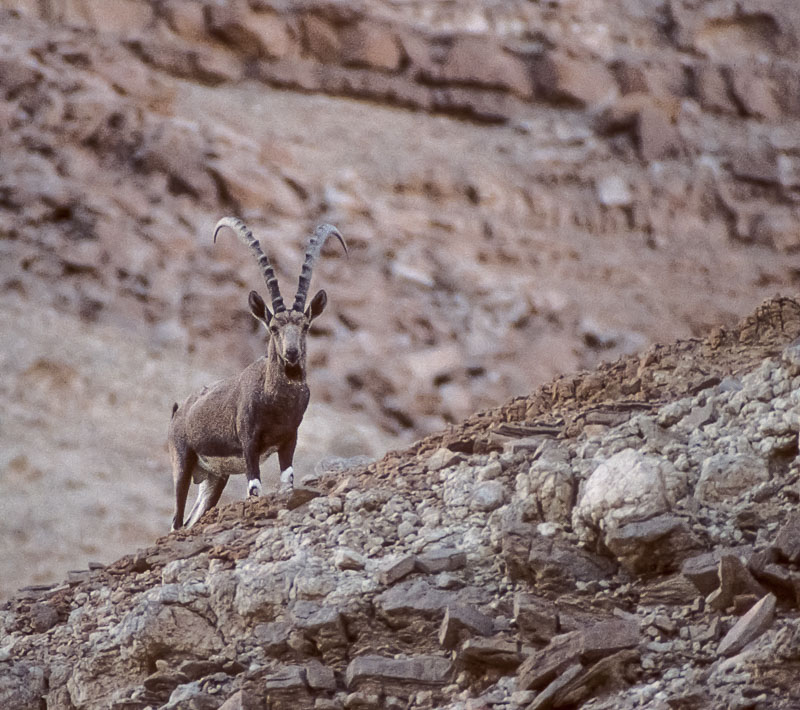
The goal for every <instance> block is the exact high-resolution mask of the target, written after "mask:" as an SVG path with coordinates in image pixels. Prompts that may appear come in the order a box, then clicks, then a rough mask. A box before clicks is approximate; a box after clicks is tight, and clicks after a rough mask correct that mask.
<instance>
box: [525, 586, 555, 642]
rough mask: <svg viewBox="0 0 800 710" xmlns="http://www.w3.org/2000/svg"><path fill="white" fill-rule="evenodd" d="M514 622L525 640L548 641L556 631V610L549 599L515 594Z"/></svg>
mask: <svg viewBox="0 0 800 710" xmlns="http://www.w3.org/2000/svg"><path fill="white" fill-rule="evenodd" d="M514 620H515V621H516V622H517V626H518V627H519V629H520V631H521V632H522V633H523V634H524V636H525V637H526V639H530V640H532V641H549V640H550V639H551V638H553V636H555V635H556V632H557V631H558V608H557V607H556V605H555V604H554V603H553V602H551V601H550V600H549V599H545V598H543V597H536V596H534V595H532V594H529V593H528V592H517V593H516V594H515V595H514Z"/></svg>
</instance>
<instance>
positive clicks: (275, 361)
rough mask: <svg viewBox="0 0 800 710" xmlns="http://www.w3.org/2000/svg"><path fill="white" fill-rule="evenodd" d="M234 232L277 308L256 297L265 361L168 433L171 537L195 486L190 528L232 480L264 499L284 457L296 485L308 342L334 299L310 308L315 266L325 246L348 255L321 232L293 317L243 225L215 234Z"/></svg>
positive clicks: (231, 221) (176, 415)
mask: <svg viewBox="0 0 800 710" xmlns="http://www.w3.org/2000/svg"><path fill="white" fill-rule="evenodd" d="M223 227H228V228H230V229H232V230H233V231H234V232H235V233H236V234H237V235H238V237H239V238H240V239H241V240H242V241H243V242H244V243H245V244H247V245H248V246H249V247H250V249H251V250H252V251H253V253H254V254H255V256H256V258H257V260H258V263H259V266H260V267H261V271H262V273H263V275H264V280H265V281H266V284H267V289H268V291H269V294H270V298H271V301H272V311H270V309H269V308H268V307H267V305H266V303H264V299H263V298H261V296H259V295H258V293H256V292H255V291H251V292H250V296H249V298H248V303H249V305H250V312H251V313H252V314H253V316H255V318H257V319H258V320H259V321H260V322H261V323H262V324H263V325H264V327H265V328H266V329H267V331H268V333H269V341H268V344H267V352H266V355H265V356H264V357H262V358H259V359H258V360H256V361H255V362H254V363H252V364H251V365H250V366H248V367H247V368H246V369H245V370H244V371H243V372H241V373H240V374H238V375H236V376H234V377H229V378H227V379H224V380H220V381H219V382H216V383H215V384H213V385H210V386H208V387H205V388H203V389H202V390H201V391H200V392H196V393H195V394H192V395H191V396H190V397H189V398H188V399H187V400H186V401H185V402H184V403H183V404H181V405H180V406H179V407H178V406H177V405H176V408H175V409H173V414H172V421H171V423H170V427H169V442H168V443H169V452H170V458H171V459H172V477H173V480H174V483H175V515H174V517H173V519H172V529H173V530H177V529H178V528H180V527H182V526H183V516H184V509H185V506H186V497H187V495H188V492H189V485H190V483H191V481H192V479H193V478H194V480H195V482H196V483H199V484H200V491H199V493H198V495H197V501H196V502H195V504H194V507H193V508H192V511H191V513H190V514H189V521H188V524H189V525H192V524H194V523H195V522H196V521H197V520H198V519H199V518H200V516H202V515H203V513H205V512H206V511H207V510H208V509H209V508H212V507H213V506H215V505H216V504H217V502H218V501H219V498H220V496H221V495H222V491H223V489H224V488H225V484H226V483H227V482H228V477H229V476H231V475H234V474H240V473H244V474H246V475H247V479H248V480H247V492H248V495H258V494H259V493H260V492H261V474H260V463H261V461H263V460H265V459H266V458H267V457H268V456H270V455H271V454H273V453H275V452H277V453H278V463H279V465H280V469H281V482H282V484H287V485H292V484H293V481H294V471H293V469H292V459H293V458H294V450H295V446H296V445H297V429H298V427H299V426H300V422H301V421H302V419H303V414H304V413H305V411H306V407H307V406H308V398H309V391H308V385H307V383H306V335H307V334H308V329H309V327H310V326H311V322H312V321H313V320H314V319H315V318H316V317H318V316H319V315H320V314H321V313H322V311H323V310H324V309H325V305H326V303H327V300H328V297H327V296H326V294H325V291H318V292H317V294H316V295H315V296H314V298H312V299H311V303H310V304H309V305H308V307H306V298H307V295H308V287H309V284H310V283H311V273H312V269H313V267H314V262H315V261H316V260H317V258H318V257H319V255H320V253H321V251H322V247H323V245H324V244H325V241H326V240H327V239H328V237H330V236H335V237H336V238H337V239H338V240H339V241H340V242H341V244H342V247H344V250H345V253H347V246H346V244H345V242H344V239H343V238H342V235H341V234H339V231H338V230H337V229H336V228H335V227H332V226H331V225H329V224H322V225H320V226H319V227H317V229H316V230H315V231H314V234H313V235H312V237H311V239H310V240H309V243H308V247H307V249H306V255H305V260H304V262H303V269H302V271H301V273H300V283H299V285H298V288H297V295H296V296H295V300H294V304H293V305H292V308H291V309H290V310H287V309H286V306H285V305H284V303H283V299H282V298H281V293H280V289H279V288H278V280H277V278H276V277H275V271H274V269H273V268H272V264H270V262H269V259H268V258H267V256H266V254H264V253H263V252H262V251H261V247H260V245H259V243H258V241H257V240H256V239H255V238H254V237H253V235H252V233H251V232H250V230H249V229H248V228H247V227H246V226H245V225H244V223H243V222H241V221H240V220H238V219H236V218H233V217H224V218H223V219H221V220H220V221H219V222H218V223H217V226H216V228H215V229H214V240H215V241H216V238H217V233H218V232H219V230H220V229H222V228H223Z"/></svg>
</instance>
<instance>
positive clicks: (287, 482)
mask: <svg viewBox="0 0 800 710" xmlns="http://www.w3.org/2000/svg"><path fill="white" fill-rule="evenodd" d="M281 488H294V469H293V468H292V467H291V466H289V468H287V469H286V470H285V471H281Z"/></svg>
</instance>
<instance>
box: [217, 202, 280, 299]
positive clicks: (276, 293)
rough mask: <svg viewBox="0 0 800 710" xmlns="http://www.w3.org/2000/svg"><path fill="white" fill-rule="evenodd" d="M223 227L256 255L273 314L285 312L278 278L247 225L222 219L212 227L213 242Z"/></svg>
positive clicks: (239, 221)
mask: <svg viewBox="0 0 800 710" xmlns="http://www.w3.org/2000/svg"><path fill="white" fill-rule="evenodd" d="M223 227H228V228H229V229H232V230H233V231H234V232H236V236H238V237H239V239H240V240H241V241H243V242H244V243H245V244H247V246H249V247H250V249H251V250H252V251H253V253H254V254H255V255H256V259H258V265H259V266H260V267H261V273H262V274H264V281H266V282H267V289H268V290H269V296H270V298H271V299H272V310H273V311H275V313H280V312H281V311H285V310H286V306H285V305H284V304H283V298H282V296H281V291H280V289H279V288H278V278H277V277H276V276H275V270H274V269H273V268H272V264H270V263H269V259H268V258H267V255H266V254H265V253H264V252H263V251H261V245H260V244H259V243H258V239H256V238H255V237H254V236H253V233H252V232H251V231H250V230H249V229H248V228H247V225H246V224H245V223H244V222H242V220H240V219H238V218H236V217H223V218H222V219H221V220H220V221H219V222H217V226H216V227H214V241H215V242H216V241H217V233H218V232H219V230H220V229H222V228H223Z"/></svg>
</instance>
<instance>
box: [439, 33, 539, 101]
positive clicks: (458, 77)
mask: <svg viewBox="0 0 800 710" xmlns="http://www.w3.org/2000/svg"><path fill="white" fill-rule="evenodd" d="M430 78H431V79H433V80H435V81H441V82H446V83H451V82H452V83H455V84H467V85H474V86H481V87H487V88H496V89H506V90H508V91H511V92H513V93H514V94H516V95H517V96H520V97H521V98H530V97H531V96H532V95H533V81H532V79H531V75H530V70H529V69H528V67H527V65H526V64H525V62H524V61H523V60H522V59H519V58H518V57H515V56H513V55H511V54H509V53H508V52H506V51H505V50H504V49H503V48H502V47H501V46H500V45H499V44H497V43H495V42H493V41H491V40H489V39H486V38H482V37H459V38H458V39H457V40H456V41H455V42H454V43H453V46H452V47H451V48H450V49H449V51H448V52H447V55H446V57H445V60H444V62H443V63H442V65H441V67H440V68H439V69H438V70H437V71H434V72H432V76H431V77H430Z"/></svg>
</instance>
